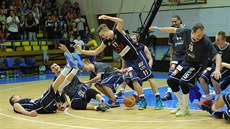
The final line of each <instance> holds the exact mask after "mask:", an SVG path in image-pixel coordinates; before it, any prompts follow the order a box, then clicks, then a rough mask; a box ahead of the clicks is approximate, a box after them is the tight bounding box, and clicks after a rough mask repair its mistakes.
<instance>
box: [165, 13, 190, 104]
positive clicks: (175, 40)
mask: <svg viewBox="0 0 230 129" xmlns="http://www.w3.org/2000/svg"><path fill="white" fill-rule="evenodd" d="M171 21H172V27H175V28H184V27H185V25H183V24H182V20H181V18H180V16H178V15H174V16H173V17H172V19H171ZM168 44H169V45H170V50H169V54H170V67H169V75H171V74H172V72H173V71H174V70H175V68H176V66H178V65H179V64H180V63H181V62H182V61H183V59H184V57H185V54H186V49H185V45H184V41H183V40H182V38H181V37H177V35H176V34H174V33H170V34H169V38H168ZM161 99H162V101H166V100H172V89H171V88H170V87H168V90H167V92H166V93H165V96H164V97H163V98H161Z"/></svg>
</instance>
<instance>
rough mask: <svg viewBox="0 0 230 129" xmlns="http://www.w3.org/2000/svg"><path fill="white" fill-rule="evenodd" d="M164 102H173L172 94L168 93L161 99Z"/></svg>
mask: <svg viewBox="0 0 230 129" xmlns="http://www.w3.org/2000/svg"><path fill="white" fill-rule="evenodd" d="M161 100H162V101H166V100H172V94H171V93H170V92H167V93H166V94H165V96H164V97H163V98H161Z"/></svg>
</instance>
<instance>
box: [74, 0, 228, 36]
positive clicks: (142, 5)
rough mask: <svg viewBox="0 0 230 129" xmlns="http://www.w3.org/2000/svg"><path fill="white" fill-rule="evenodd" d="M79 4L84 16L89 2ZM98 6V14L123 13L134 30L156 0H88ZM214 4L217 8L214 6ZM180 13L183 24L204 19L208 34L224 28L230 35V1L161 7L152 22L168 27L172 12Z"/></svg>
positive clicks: (121, 14) (190, 24)
mask: <svg viewBox="0 0 230 129" xmlns="http://www.w3.org/2000/svg"><path fill="white" fill-rule="evenodd" d="M72 1H77V2H79V4H80V8H81V12H82V14H83V15H85V12H86V10H87V5H85V4H86V2H85V0H72ZM88 1H90V2H92V4H93V5H94V6H95V14H111V13H115V14H118V13H120V15H119V17H121V18H122V19H124V20H125V27H126V28H125V29H128V30H129V31H134V30H136V29H137V28H138V27H140V20H139V17H138V15H139V12H141V11H142V10H143V11H144V13H143V14H142V19H143V20H144V19H145V17H146V15H147V13H148V11H149V9H150V7H151V5H152V3H153V1H154V0H88ZM213 7H215V8H213ZM175 14H177V15H179V16H181V18H182V20H183V22H184V24H186V25H188V26H190V27H192V25H193V24H195V23H196V22H201V23H203V24H204V26H205V28H206V33H207V34H208V35H209V36H214V35H215V34H216V33H217V32H218V31H220V30H222V31H225V32H226V33H227V35H228V36H229V35H230V25H229V23H230V22H229V21H230V0H207V4H199V5H183V6H182V5H181V6H161V8H160V11H159V12H158V13H157V16H156V18H155V20H154V22H153V24H154V25H157V26H169V25H170V24H171V23H170V21H171V17H172V16H173V15H175ZM155 35H156V36H157V37H167V36H168V34H166V33H159V32H156V33H155Z"/></svg>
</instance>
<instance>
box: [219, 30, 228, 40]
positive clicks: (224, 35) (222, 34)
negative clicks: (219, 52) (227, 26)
mask: <svg viewBox="0 0 230 129" xmlns="http://www.w3.org/2000/svg"><path fill="white" fill-rule="evenodd" d="M217 35H218V36H222V38H223V39H227V36H226V34H225V32H224V31H220V32H218V34H217Z"/></svg>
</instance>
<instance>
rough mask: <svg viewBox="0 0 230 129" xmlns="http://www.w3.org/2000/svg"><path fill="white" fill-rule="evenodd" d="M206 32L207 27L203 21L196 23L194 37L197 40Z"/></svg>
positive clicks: (193, 30) (193, 29)
mask: <svg viewBox="0 0 230 129" xmlns="http://www.w3.org/2000/svg"><path fill="white" fill-rule="evenodd" d="M204 34H205V28H204V26H203V25H202V24H201V23H196V24H195V25H194V26H193V28H192V39H193V40H194V41H195V42H198V41H200V40H201V39H202V38H203V37H204Z"/></svg>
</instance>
